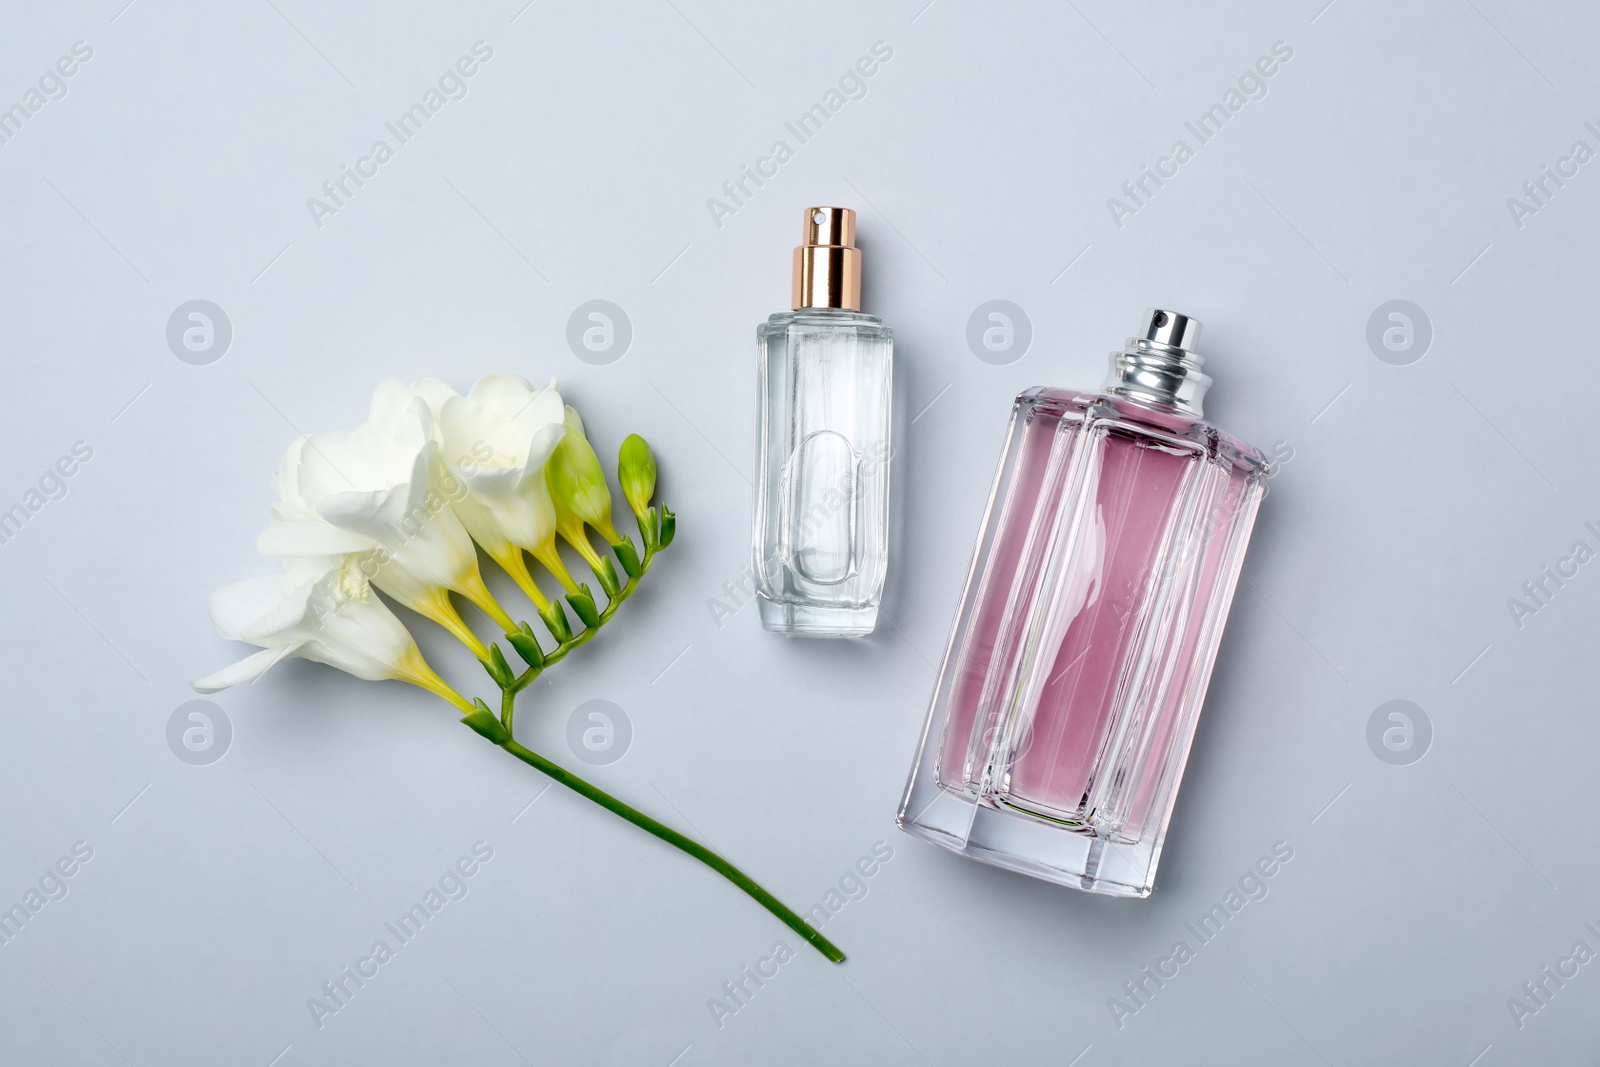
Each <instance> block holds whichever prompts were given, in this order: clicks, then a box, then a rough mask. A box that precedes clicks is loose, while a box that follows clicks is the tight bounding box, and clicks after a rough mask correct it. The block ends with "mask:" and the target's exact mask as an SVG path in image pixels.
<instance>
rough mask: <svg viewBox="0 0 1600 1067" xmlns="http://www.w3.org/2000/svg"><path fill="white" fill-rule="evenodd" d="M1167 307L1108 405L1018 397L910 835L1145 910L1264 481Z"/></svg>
mask: <svg viewBox="0 0 1600 1067" xmlns="http://www.w3.org/2000/svg"><path fill="white" fill-rule="evenodd" d="M1198 333H1199V323H1198V322H1196V321H1195V320H1193V319H1190V318H1188V317H1186V316H1183V315H1179V314H1177V313H1175V312H1171V311H1161V310H1153V311H1151V312H1150V313H1149V314H1148V316H1147V318H1146V321H1145V327H1144V330H1143V331H1142V335H1141V336H1139V337H1136V338H1132V339H1130V340H1129V342H1128V346H1127V348H1125V349H1124V350H1123V351H1121V352H1118V353H1114V354H1113V356H1112V373H1111V377H1110V379H1109V380H1108V382H1107V383H1106V386H1105V387H1104V389H1103V390H1102V391H1100V392H1092V393H1080V392H1074V391H1068V390H1055V389H1035V390H1031V391H1029V392H1027V393H1024V394H1023V395H1021V396H1019V397H1018V398H1017V402H1016V406H1015V408H1014V410H1013V414H1012V422H1011V432H1010V435H1009V439H1008V443H1007V447H1006V451H1005V455H1004V456H1003V458H1002V460H1001V464H1000V471H999V474H998V475H997V477H996V479H995V486H994V491H993V494H992V496H991V497H990V501H989V508H988V513H987V515H986V517H985V521H984V529H983V533H982V535H981V536H980V538H979V541H978V547H977V551H976V554H975V557H974V560H973V565H972V570H971V572H970V574H969V576H968V579H967V588H966V593H965V595H964V596H963V599H962V606H961V610H960V613H959V614H958V616H957V619H956V625H955V630H954V633H953V634H952V636H951V642H950V645H949V648H948V649H947V651H946V653H945V659H944V664H943V666H942V667H941V669H940V675H939V683H938V687H937V689H936V691H935V693H934V700H933V706H932V708H931V709H930V711H929V715H928V721H927V725H926V727H925V729H924V731H923V739H922V746H921V749H920V751H919V753H918V757H917V762H916V764H915V765H914V766H913V768H912V773H911V779H910V781H909V782H908V784H907V787H906V794H905V797H904V799H903V801H902V803H901V807H900V813H899V817H898V821H899V823H900V826H901V827H902V828H903V829H905V830H907V831H909V832H910V833H913V834H916V835H917V836H920V837H924V838H926V839H928V840H931V841H933V842H935V843H937V844H940V845H943V846H945V847H947V848H950V849H952V850H954V851H956V852H960V853H962V854H963V855H967V856H970V857H972V858H974V859H979V860H982V861H984V862H988V863H993V864H996V865H998V866H1002V867H1008V868H1011V869H1013V870H1019V871H1023V872H1025V873H1028V874H1032V875H1035V876H1037V877H1041V878H1045V879H1048V880H1050V881H1055V882H1059V883H1062V884H1065V885H1072V886H1075V887H1077V888H1080V889H1085V890H1089V891H1091V892H1097V893H1107V894H1111V895H1117V896H1139V897H1142V896H1146V895H1148V894H1149V892H1150V890H1151V888H1152V887H1153V885H1154V880H1155V870H1156V865H1157V863H1158V861H1159V859H1160V855H1161V843H1162V839H1163V837H1164V835H1165V833H1166V827H1167V822H1168V819H1169V818H1170V817H1171V814H1172V806H1173V800H1174V798H1175V796H1176V792H1177V786H1178V780H1179V778H1180V777H1181V776H1182V773H1183V766H1184V762H1185V760H1186V759H1187V758H1188V754H1189V745H1190V741H1191V740H1192V738H1193V736H1194V729H1195V724H1196V719H1197V716H1198V714H1199V710H1200V705H1201V703H1202V702H1203V700H1204V697H1205V690H1206V684H1207V682H1208V681H1209V680H1210V675H1211V667H1212V663H1213V661H1214V659H1215V656H1216V651H1217V644H1218V642H1219V640H1220V638H1221V634H1222V626H1223V623H1224V621H1225V620H1226V618H1227V613H1228V607H1229V604H1230V603H1231V601H1232V598H1233V590H1234V586H1235V584H1236V582H1237V581H1238V575H1239V567H1240V564H1241V563H1242V562H1243V558H1244V550H1245V546H1246V543H1247V542H1248V540H1249V535H1250V528H1251V526H1252V524H1253V523H1254V521H1255V514H1256V507H1257V505H1258V504H1259V503H1260V500H1261V496H1262V493H1263V490H1264V486H1265V479H1266V476H1267V463H1266V459H1265V457H1264V456H1263V455H1262V454H1261V453H1260V452H1259V451H1257V450H1256V449H1254V448H1252V447H1251V446H1249V445H1247V444H1245V443H1243V442H1241V441H1238V440H1236V439H1235V438H1232V437H1230V436H1228V435H1227V434H1225V433H1223V432H1221V431H1219V430H1217V429H1216V428H1215V427H1213V426H1211V425H1210V424H1208V423H1206V422H1205V421H1204V420H1203V419H1202V418H1201V417H1200V401H1201V397H1202V396H1203V394H1204V392H1205V389H1206V387H1207V386H1208V385H1209V384H1210V379H1209V378H1207V377H1206V376H1205V375H1204V374H1203V373H1201V371H1200V366H1201V362H1202V361H1201V359H1200V357H1199V356H1198V355H1197V354H1196V353H1195V352H1193V351H1192V349H1191V346H1192V345H1193V343H1194V339H1195V338H1196V336H1198Z"/></svg>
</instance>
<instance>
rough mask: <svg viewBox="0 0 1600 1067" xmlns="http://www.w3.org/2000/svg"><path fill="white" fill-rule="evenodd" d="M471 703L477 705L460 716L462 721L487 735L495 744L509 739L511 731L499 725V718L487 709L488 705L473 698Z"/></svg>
mask: <svg viewBox="0 0 1600 1067" xmlns="http://www.w3.org/2000/svg"><path fill="white" fill-rule="evenodd" d="M473 703H474V704H476V705H477V707H475V708H473V709H472V711H471V712H470V713H468V714H466V715H463V716H462V717H461V721H462V722H464V723H466V724H467V725H468V726H470V727H472V728H473V729H474V730H476V731H477V732H478V733H480V734H482V735H483V736H484V737H487V738H488V739H489V740H490V741H491V742H493V743H494V744H496V745H503V744H505V743H506V742H507V741H509V740H511V731H510V730H507V729H506V728H505V727H504V726H503V725H501V723H500V720H499V719H497V718H495V716H494V713H493V712H491V711H490V710H489V705H487V704H485V703H484V702H483V701H482V700H474V701H473Z"/></svg>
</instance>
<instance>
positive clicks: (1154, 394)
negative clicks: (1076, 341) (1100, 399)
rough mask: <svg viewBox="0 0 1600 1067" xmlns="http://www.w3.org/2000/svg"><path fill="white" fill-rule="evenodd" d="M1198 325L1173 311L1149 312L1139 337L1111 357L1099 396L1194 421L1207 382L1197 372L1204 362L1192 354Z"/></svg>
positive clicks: (1146, 314) (1203, 376)
mask: <svg viewBox="0 0 1600 1067" xmlns="http://www.w3.org/2000/svg"><path fill="white" fill-rule="evenodd" d="M1199 337H1200V321H1199V320H1198V319H1192V318H1190V317H1189V316H1188V315H1184V314H1181V313H1179V312H1176V311H1167V310H1164V309H1162V308H1151V309H1149V310H1148V311H1146V312H1145V315H1144V326H1143V327H1142V328H1141V329H1140V331H1139V335H1138V336H1136V337H1130V338H1128V343H1127V345H1126V346H1125V347H1124V348H1123V349H1122V351H1120V352H1113V353H1111V374H1110V376H1109V377H1107V379H1106V384H1105V390H1106V392H1108V393H1113V394H1115V395H1117V396H1122V397H1127V398H1128V399H1129V400H1132V401H1135V402H1137V403H1140V404H1149V405H1151V406H1153V407H1161V408H1171V409H1174V410H1177V411H1180V412H1183V413H1184V414H1186V415H1193V416H1195V417H1197V418H1198V417H1199V416H1200V414H1201V402H1202V400H1203V399H1204V398H1205V395H1206V390H1207V389H1209V388H1210V387H1211V379H1210V377H1209V376H1207V375H1206V374H1205V373H1203V372H1202V371H1201V369H1200V368H1201V367H1202V366H1204V365H1205V359H1204V358H1202V357H1201V355H1200V353H1198V352H1196V351H1195V350H1194V344H1195V342H1196V341H1197V340H1198V339H1199Z"/></svg>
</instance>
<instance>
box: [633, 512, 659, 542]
mask: <svg viewBox="0 0 1600 1067" xmlns="http://www.w3.org/2000/svg"><path fill="white" fill-rule="evenodd" d="M638 519H639V536H640V537H642V538H644V547H645V549H646V550H649V549H652V548H659V547H660V546H659V544H658V543H657V541H656V538H657V537H658V536H659V529H658V527H659V526H660V523H661V515H660V514H659V513H658V512H657V511H656V509H655V508H650V509H649V510H648V511H646V512H645V513H644V514H643V515H640V516H638Z"/></svg>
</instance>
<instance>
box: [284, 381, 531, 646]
mask: <svg viewBox="0 0 1600 1067" xmlns="http://www.w3.org/2000/svg"><path fill="white" fill-rule="evenodd" d="M433 431H434V428H433V416H432V413H431V412H430V411H429V410H428V405H427V404H426V403H425V402H424V401H423V400H421V399H419V398H418V397H415V396H413V395H412V393H411V391H410V390H409V389H407V388H406V387H405V385H403V384H402V383H400V382H398V381H394V380H392V379H391V380H389V381H386V382H384V383H382V384H381V385H379V386H378V388H377V390H376V391H375V392H374V393H373V395H372V407H371V411H370V413H369V414H368V417H367V421H366V422H364V423H363V424H361V425H360V426H358V427H357V428H356V429H354V430H350V431H340V432H333V433H319V434H312V435H311V436H309V437H303V438H300V439H299V440H297V441H295V442H294V443H293V444H291V445H290V446H289V450H288V452H287V453H286V454H285V455H284V458H283V463H282V465H281V466H280V467H279V468H278V473H277V475H276V476H275V478H274V483H275V485H276V488H277V491H278V502H277V503H276V504H274V505H273V509H272V513H273V519H274V522H273V524H272V525H271V526H270V527H268V528H267V529H266V531H264V532H263V533H262V534H261V536H260V538H259V539H257V541H256V546H257V547H258V548H259V549H260V550H261V551H262V552H264V553H266V554H267V555H269V556H327V555H345V554H348V553H360V554H361V560H360V565H361V567H362V569H363V572H364V573H365V574H366V576H367V577H368V578H370V579H371V580H372V583H373V584H374V585H376V586H377V587H378V588H379V589H381V590H383V591H384V592H385V593H388V594H389V595H390V596H392V597H394V598H395V599H396V600H397V601H399V602H400V603H401V604H404V605H405V606H406V607H408V608H411V609H412V610H413V611H416V612H418V613H419V614H421V615H424V616H426V617H427V618H430V619H433V620H434V621H435V622H437V623H439V624H440V625H441V626H444V627H445V628H446V629H448V630H450V632H451V633H453V634H455V635H456V636H457V637H458V638H460V639H461V640H462V641H463V642H465V643H466V644H467V645H468V646H469V647H470V648H472V650H473V651H474V652H475V653H477V654H478V656H479V657H480V658H482V657H484V656H485V655H487V648H486V646H485V645H484V644H483V642H482V641H480V640H479V639H478V638H477V637H476V636H475V635H474V634H473V633H472V631H471V630H469V629H468V628H467V626H466V624H465V623H464V622H462V620H461V617H460V615H459V614H457V612H456V609H455V607H454V605H452V604H451V603H450V597H449V593H450V592H455V593H460V594H461V595H462V596H464V597H466V598H467V599H468V600H470V601H471V602H472V603H473V604H475V605H477V606H478V607H479V608H480V609H481V610H482V611H483V612H484V613H485V614H486V615H488V616H489V617H490V618H491V619H493V620H494V621H495V623H496V624H497V625H498V626H500V627H501V628H502V629H503V630H505V631H506V632H507V633H511V632H514V631H515V630H516V628H517V627H516V623H515V622H513V621H512V620H511V617H510V616H509V615H507V614H506V612H505V610H504V609H502V608H501V607H500V605H499V604H498V603H496V601H495V599H494V597H493V595H492V594H491V593H490V592H489V589H488V587H487V586H486V585H485V584H484V582H483V575H482V574H481V573H480V572H479V570H478V557H477V553H476V552H475V551H474V549H473V546H472V538H471V537H470V536H469V535H468V533H467V531H466V529H465V528H464V527H463V526H462V525H461V520H460V519H459V518H458V517H457V516H456V514H455V512H454V511H453V510H452V509H451V507H450V498H451V496H452V495H460V493H461V486H460V484H459V483H457V482H456V481H455V479H454V478H452V477H450V476H449V475H448V473H447V472H446V471H445V470H444V467H443V464H442V463H441V462H440V460H439V455H438V452H439V446H438V444H437V443H436V442H435V441H434V439H433V438H434V432H433Z"/></svg>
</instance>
